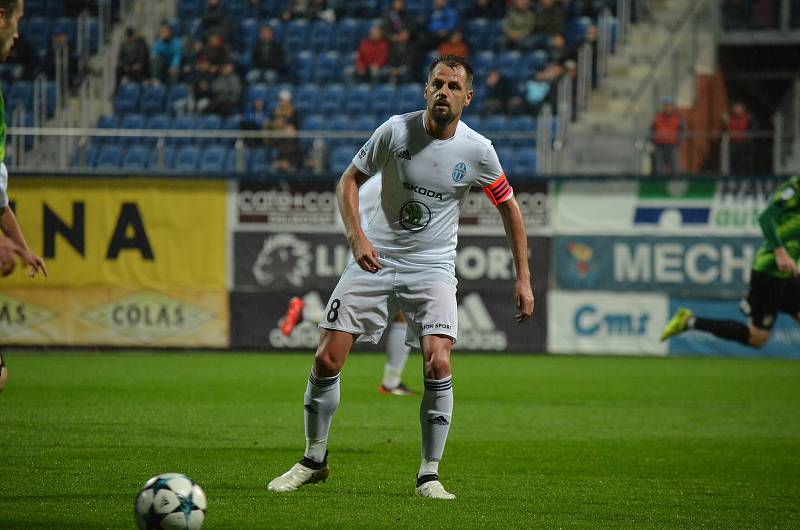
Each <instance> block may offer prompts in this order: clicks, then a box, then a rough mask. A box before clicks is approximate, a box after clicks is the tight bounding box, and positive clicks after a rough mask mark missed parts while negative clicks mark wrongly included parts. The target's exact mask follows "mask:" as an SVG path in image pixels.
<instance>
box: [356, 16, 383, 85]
mask: <svg viewBox="0 0 800 530" xmlns="http://www.w3.org/2000/svg"><path fill="white" fill-rule="evenodd" d="M388 61H389V41H387V40H386V39H384V38H383V30H381V28H380V26H378V25H375V26H372V27H371V28H370V29H369V34H368V35H367V38H366V39H364V40H362V41H361V44H360V45H359V46H358V53H357V54H356V77H357V78H358V80H359V81H370V82H375V81H381V80H383V79H384V78H385V77H386V63H387V62H388Z"/></svg>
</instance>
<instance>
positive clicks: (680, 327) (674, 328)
mask: <svg viewBox="0 0 800 530" xmlns="http://www.w3.org/2000/svg"><path fill="white" fill-rule="evenodd" d="M690 318H692V310H691V309H688V308H686V307H681V308H680V309H678V312H677V313H675V316H673V317H672V318H671V319H670V321H669V322H667V325H666V326H664V331H662V332H661V342H664V341H665V340H667V339H668V338H670V337H672V336H673V335H680V334H681V333H683V332H684V331H686V323H687V322H689V319H690Z"/></svg>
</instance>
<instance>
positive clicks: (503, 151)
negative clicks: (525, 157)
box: [495, 147, 515, 168]
mask: <svg viewBox="0 0 800 530" xmlns="http://www.w3.org/2000/svg"><path fill="white" fill-rule="evenodd" d="M495 150H496V151H497V158H499V159H500V165H501V166H503V167H504V168H511V167H513V165H514V162H515V161H514V149H513V148H511V147H496V148H495Z"/></svg>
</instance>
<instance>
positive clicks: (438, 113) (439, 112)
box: [428, 103, 456, 125]
mask: <svg viewBox="0 0 800 530" xmlns="http://www.w3.org/2000/svg"><path fill="white" fill-rule="evenodd" d="M428 115H429V116H430V117H431V119H432V120H433V121H435V122H436V123H438V124H439V125H447V124H448V123H451V122H452V121H453V120H454V119H455V117H456V114H455V113H454V112H453V108H452V107H451V106H450V105H448V106H447V107H437V106H436V104H435V103H434V104H433V105H432V106H431V107H430V108H429V109H428Z"/></svg>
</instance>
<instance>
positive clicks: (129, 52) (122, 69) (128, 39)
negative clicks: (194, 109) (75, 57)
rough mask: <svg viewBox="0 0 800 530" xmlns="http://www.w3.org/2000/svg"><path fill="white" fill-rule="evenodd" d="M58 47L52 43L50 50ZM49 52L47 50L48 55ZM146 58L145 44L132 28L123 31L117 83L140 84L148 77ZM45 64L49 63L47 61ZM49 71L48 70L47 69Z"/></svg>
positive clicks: (63, 40)
mask: <svg viewBox="0 0 800 530" xmlns="http://www.w3.org/2000/svg"><path fill="white" fill-rule="evenodd" d="M62 42H66V34H64V36H63V39H62ZM57 45H58V42H57V41H54V43H53V46H52V47H51V49H53V48H55V47H56V46H57ZM49 53H50V50H48V54H49ZM148 57H149V52H148V50H147V43H146V42H145V41H144V39H143V38H142V37H141V36H140V35H139V34H138V33H137V32H136V30H135V29H133V28H132V27H128V28H127V29H126V30H125V40H124V41H123V42H122V45H121V46H120V47H119V56H118V59H117V83H120V82H122V81H132V82H135V83H141V82H142V81H144V80H145V79H146V78H147V75H148V73H149V72H148ZM45 63H47V64H48V66H49V63H50V61H48V60H47V59H46V60H45ZM52 63H53V71H55V66H54V65H55V58H53V60H52ZM48 69H49V68H48Z"/></svg>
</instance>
